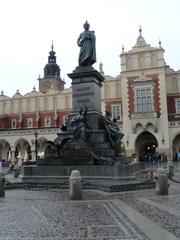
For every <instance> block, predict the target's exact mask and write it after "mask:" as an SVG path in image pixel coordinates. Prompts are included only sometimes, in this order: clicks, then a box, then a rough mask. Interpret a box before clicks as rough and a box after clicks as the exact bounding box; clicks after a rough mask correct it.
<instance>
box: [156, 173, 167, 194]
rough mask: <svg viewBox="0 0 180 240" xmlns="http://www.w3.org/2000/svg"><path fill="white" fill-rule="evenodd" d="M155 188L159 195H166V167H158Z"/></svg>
mask: <svg viewBox="0 0 180 240" xmlns="http://www.w3.org/2000/svg"><path fill="white" fill-rule="evenodd" d="M156 190H157V192H158V194H159V195H168V176H167V170H166V169H163V168H158V171H157V179H156Z"/></svg>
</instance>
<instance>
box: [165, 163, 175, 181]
mask: <svg viewBox="0 0 180 240" xmlns="http://www.w3.org/2000/svg"><path fill="white" fill-rule="evenodd" d="M167 171H168V176H169V177H173V176H174V166H173V162H172V161H168V163H167Z"/></svg>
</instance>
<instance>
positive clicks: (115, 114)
mask: <svg viewBox="0 0 180 240" xmlns="http://www.w3.org/2000/svg"><path fill="white" fill-rule="evenodd" d="M111 113H112V119H114V118H116V119H117V120H122V115H121V105H118V104H113V105H112V106H111Z"/></svg>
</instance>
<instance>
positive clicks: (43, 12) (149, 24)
mask: <svg viewBox="0 0 180 240" xmlns="http://www.w3.org/2000/svg"><path fill="white" fill-rule="evenodd" d="M179 13H180V1H179V0H88V1H87V0H6V1H4V0H0V32H1V34H0V83H1V87H0V91H2V90H3V92H4V95H7V96H10V97H11V96H13V95H14V94H15V93H16V91H17V89H18V90H19V91H20V93H21V94H22V95H25V94H26V93H28V92H31V91H32V89H33V87H34V86H35V87H36V89H37V90H38V80H37V78H38V76H39V75H40V76H41V77H43V69H44V66H45V65H46V64H47V62H48V55H49V51H50V50H51V43H52V40H53V42H54V50H55V52H56V57H57V63H58V65H59V66H60V68H61V78H62V79H64V80H65V82H66V85H65V87H66V88H67V87H69V86H70V85H71V80H70V79H69V78H68V76H67V74H68V73H71V72H72V71H73V70H74V69H75V68H76V66H77V65H78V55H79V47H78V46H77V38H78V36H79V34H80V33H81V32H83V30H84V29H83V24H84V22H85V21H86V20H88V22H89V23H90V30H94V31H95V35H96V55H97V63H95V64H94V65H93V66H94V67H95V68H96V69H97V70H98V69H99V63H100V62H102V63H103V70H104V72H105V74H106V75H111V76H114V77H115V76H117V75H119V74H120V71H121V69H120V58H119V55H120V54H121V52H122V45H124V48H125V51H129V50H130V49H131V48H132V47H133V46H134V45H135V43H136V40H137V37H138V36H139V31H138V30H139V26H140V25H141V27H142V35H143V37H144V38H145V40H146V42H147V43H148V44H150V45H151V46H153V47H158V46H159V45H158V42H159V39H160V40H161V42H162V47H163V48H164V49H165V55H164V56H165V61H166V64H167V65H169V66H170V67H171V68H173V69H174V70H179V69H180V29H179V23H180V14H179Z"/></svg>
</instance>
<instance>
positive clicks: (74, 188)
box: [69, 170, 82, 200]
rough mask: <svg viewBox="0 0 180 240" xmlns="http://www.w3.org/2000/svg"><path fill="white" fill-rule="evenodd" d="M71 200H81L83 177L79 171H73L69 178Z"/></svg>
mask: <svg viewBox="0 0 180 240" xmlns="http://www.w3.org/2000/svg"><path fill="white" fill-rule="evenodd" d="M69 199H70V200H81V199H82V190H81V176H80V172H79V171H78V170H73V171H72V172H71V176H70V178H69Z"/></svg>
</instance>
